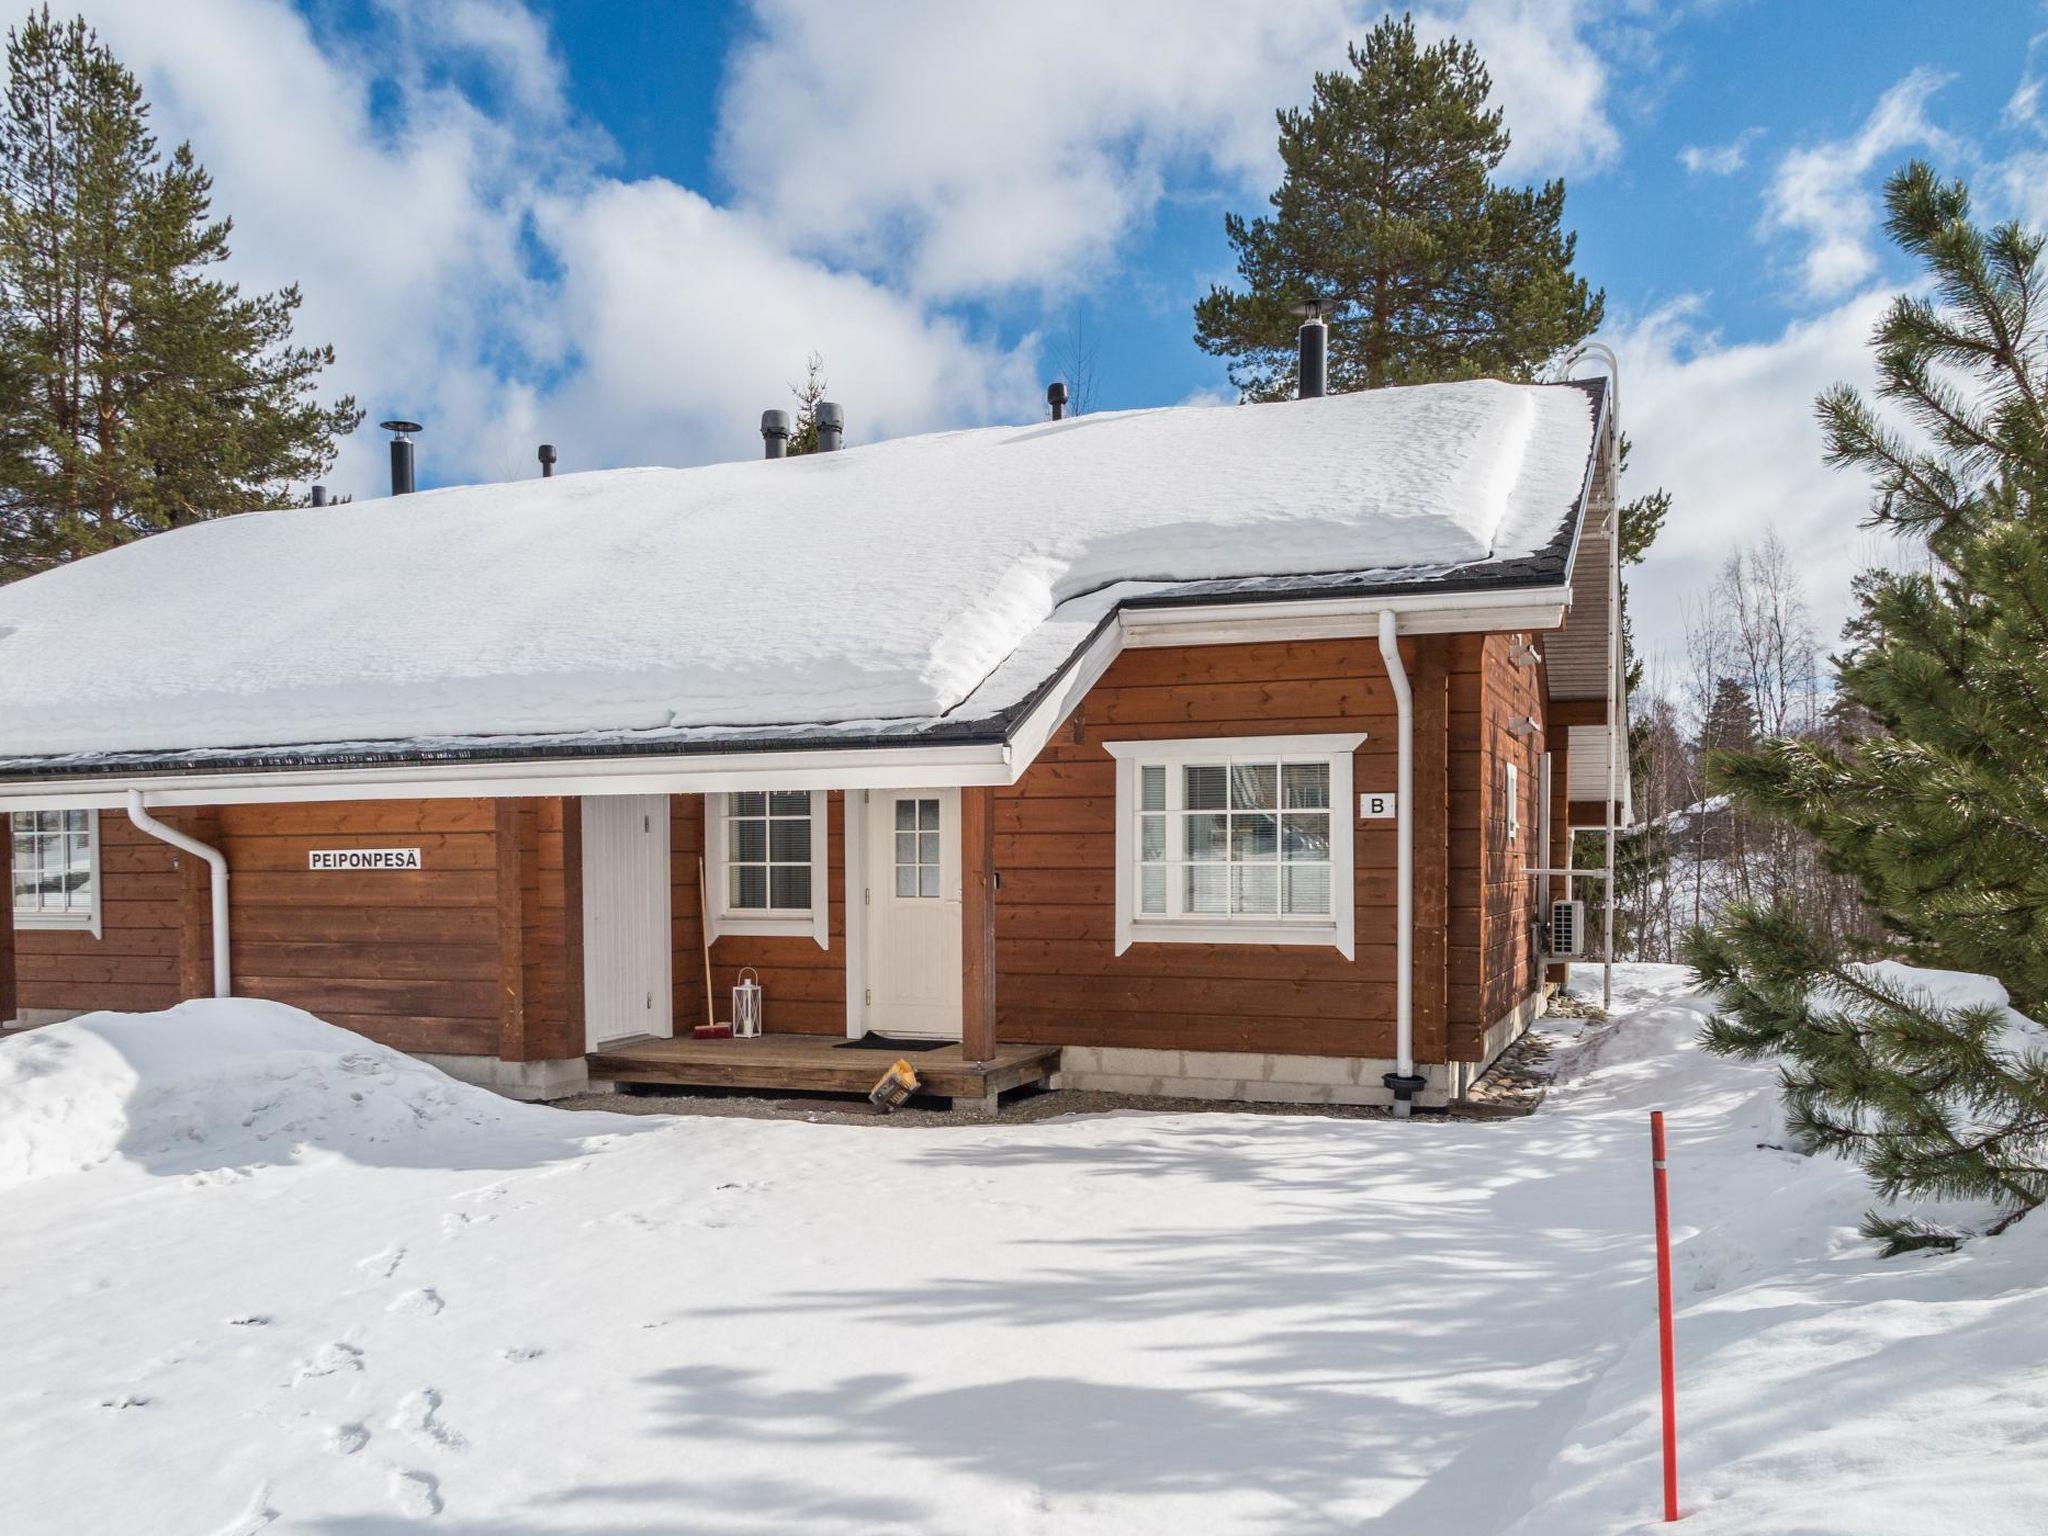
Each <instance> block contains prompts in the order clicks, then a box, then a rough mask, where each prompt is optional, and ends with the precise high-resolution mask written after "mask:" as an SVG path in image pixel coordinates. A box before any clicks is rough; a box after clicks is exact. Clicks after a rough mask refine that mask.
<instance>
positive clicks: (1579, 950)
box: [1550, 901, 1586, 955]
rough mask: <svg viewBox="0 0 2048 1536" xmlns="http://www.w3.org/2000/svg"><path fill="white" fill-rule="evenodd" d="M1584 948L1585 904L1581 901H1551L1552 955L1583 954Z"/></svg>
mask: <svg viewBox="0 0 2048 1536" xmlns="http://www.w3.org/2000/svg"><path fill="white" fill-rule="evenodd" d="M1585 948H1586V904H1585V903H1584V902H1583V901H1553V902H1552V903H1551V904H1550V952H1551V953H1552V954H1553V955H1577V954H1583V953H1584V952H1585Z"/></svg>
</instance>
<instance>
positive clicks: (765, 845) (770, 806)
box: [706, 789, 831, 945]
mask: <svg viewBox="0 0 2048 1536" xmlns="http://www.w3.org/2000/svg"><path fill="white" fill-rule="evenodd" d="M825 804H826V802H825V795H824V792H823V791H821V790H809V789H757V790H745V791H740V792H737V793H733V794H725V795H713V796H711V797H710V804H709V805H708V807H707V816H706V819H707V822H708V827H707V829H706V830H707V831H708V832H709V834H710V836H709V838H708V842H709V844H710V847H709V850H708V851H709V858H708V860H707V863H708V865H709V869H708V871H707V873H708V875H709V881H708V883H709V885H710V887H711V890H710V896H711V927H712V935H713V937H716V936H718V935H719V934H723V933H743V934H779V933H789V934H809V935H810V936H811V937H813V938H816V939H817V941H818V943H819V944H821V945H829V943H830V938H831V935H830V929H829V924H828V921H827V918H828V914H829V910H830V903H829V901H828V900H827V892H826V884H825V877H826V868H825V862H826V861H825Z"/></svg>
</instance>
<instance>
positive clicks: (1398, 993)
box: [1380, 608, 1423, 1120]
mask: <svg viewBox="0 0 2048 1536" xmlns="http://www.w3.org/2000/svg"><path fill="white" fill-rule="evenodd" d="M1398 629H1399V621H1398V620H1397V619H1396V618H1395V616H1394V612H1393V610H1392V609H1390V608H1382V609H1381V610H1380V658H1381V659H1382V660H1383V661H1385V662H1386V664H1387V681H1388V683H1390V684H1391V685H1392V686H1393V689H1394V710H1395V720H1396V724H1395V730H1394V743H1395V759H1396V763H1397V766H1396V768H1395V770H1394V841H1395V850H1394V1062H1395V1070H1394V1071H1392V1072H1389V1073H1387V1074H1386V1076H1385V1078H1384V1079H1382V1081H1384V1082H1385V1083H1386V1085H1387V1089H1388V1091H1389V1092H1391V1093H1392V1094H1393V1095H1394V1114H1395V1116H1396V1117H1398V1118H1399V1119H1403V1120H1405V1119H1407V1118H1408V1114H1409V1110H1410V1107H1411V1101H1412V1100H1413V1099H1414V1097H1415V1095H1416V1094H1417V1093H1419V1092H1420V1091H1421V1089H1422V1087H1423V1080H1422V1079H1421V1078H1419V1077H1417V1076H1416V1075H1415V962H1414V956H1415V804H1414V798H1413V790H1414V787H1415V695H1414V693H1413V692H1412V691H1411V690H1410V689H1409V687H1408V669H1407V668H1406V667H1404V666H1403V665H1402V664H1401V643H1400V640H1399V638H1398V633H1397V632H1398Z"/></svg>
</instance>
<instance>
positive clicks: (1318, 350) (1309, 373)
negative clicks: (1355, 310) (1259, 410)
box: [1287, 299, 1337, 400]
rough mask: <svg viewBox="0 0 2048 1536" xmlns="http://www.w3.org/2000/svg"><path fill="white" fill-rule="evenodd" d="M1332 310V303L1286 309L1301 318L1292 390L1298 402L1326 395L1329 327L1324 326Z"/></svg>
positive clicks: (1313, 301) (1334, 304)
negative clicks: (1295, 384) (1298, 359)
mask: <svg viewBox="0 0 2048 1536" xmlns="http://www.w3.org/2000/svg"><path fill="white" fill-rule="evenodd" d="M1336 308H1337V301H1336V300H1335V299H1304V300H1302V302H1301V303H1299V304H1290V305H1288V306H1287V309H1288V313H1289V314H1295V315H1299V316H1301V329H1300V331H1298V332H1297V333H1296V339H1297V340H1298V341H1299V342H1300V344H1301V365H1300V367H1299V368H1298V369H1297V370H1296V377H1297V378H1298V379H1299V380H1300V384H1299V388H1298V389H1297V390H1296V397H1297V398H1298V399H1302V400H1315V399H1318V398H1320V397H1321V396H1323V395H1324V394H1327V393H1328V392H1329V387H1330V372H1329V356H1330V327H1329V325H1328V323H1327V322H1328V317H1329V316H1330V314H1331V313H1332V312H1334V311H1335V309H1336Z"/></svg>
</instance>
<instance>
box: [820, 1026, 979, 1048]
mask: <svg viewBox="0 0 2048 1536" xmlns="http://www.w3.org/2000/svg"><path fill="white" fill-rule="evenodd" d="M953 1043H954V1042H953V1041H951V1040H905V1039H903V1038H902V1037H901V1036H899V1035H878V1034H876V1033H875V1032H874V1031H873V1030H869V1031H868V1032H867V1033H866V1034H864V1035H862V1036H861V1037H860V1038H859V1039H858V1040H842V1041H840V1042H839V1043H838V1044H837V1045H835V1046H833V1047H832V1049H833V1050H835V1051H897V1052H903V1051H943V1050H944V1049H945V1048H946V1047H947V1046H949V1045H952V1044H953Z"/></svg>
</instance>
